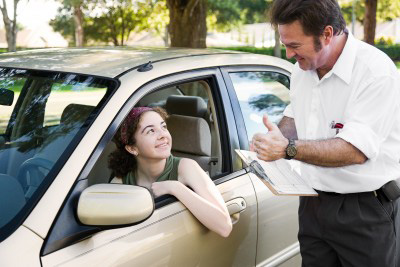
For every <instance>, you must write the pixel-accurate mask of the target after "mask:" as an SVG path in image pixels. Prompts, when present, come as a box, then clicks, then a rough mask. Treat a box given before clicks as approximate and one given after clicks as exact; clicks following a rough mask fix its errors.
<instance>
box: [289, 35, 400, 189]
mask: <svg viewBox="0 0 400 267" xmlns="http://www.w3.org/2000/svg"><path fill="white" fill-rule="evenodd" d="M290 99H291V104H290V105H289V106H288V107H287V108H286V110H285V112H284V115H285V116H287V117H291V118H294V120H295V124H296V129H297V135H298V138H299V140H324V139H331V138H335V137H339V138H342V139H343V140H345V141H347V142H349V143H351V144H352V145H354V146H355V147H357V148H358V149H359V150H360V151H361V152H363V153H364V155H365V156H366V157H367V158H368V160H367V161H366V162H365V163H364V164H356V165H350V166H346V167H318V166H315V165H311V164H306V163H302V164H301V174H302V176H303V177H304V178H305V179H306V180H308V181H309V183H310V185H311V186H312V187H313V188H315V189H318V190H321V191H327V192H336V193H355V192H365V191H373V190H376V189H378V188H380V187H381V186H382V185H383V184H385V183H386V182H388V181H390V180H393V179H396V178H399V177H400V164H399V160H400V75H399V73H398V71H397V69H396V67H395V65H394V63H393V62H392V61H391V60H390V58H389V57H387V56H386V54H384V53H383V52H381V51H380V50H378V49H376V48H374V47H372V46H370V45H368V44H366V43H364V42H362V41H359V40H356V39H355V38H354V37H353V36H352V35H351V33H349V34H348V38H347V41H346V45H345V47H344V49H343V51H342V54H341V55H340V57H339V59H338V60H337V62H336V64H335V65H334V67H333V68H332V70H330V71H329V72H328V73H327V74H325V76H324V77H323V78H322V79H321V80H320V79H319V78H318V75H317V73H316V71H303V70H301V69H300V68H299V66H298V64H297V63H296V65H295V67H294V71H293V73H292V76H291V86H290ZM332 122H333V123H342V124H343V125H344V127H343V128H342V129H339V132H338V133H337V130H336V129H332V128H331V124H332Z"/></svg>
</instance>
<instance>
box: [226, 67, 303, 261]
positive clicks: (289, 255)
mask: <svg viewBox="0 0 400 267" xmlns="http://www.w3.org/2000/svg"><path fill="white" fill-rule="evenodd" d="M220 71H221V74H222V77H223V79H224V81H225V83H226V88H227V91H228V94H229V97H230V101H231V104H232V110H233V114H234V117H235V120H236V123H237V125H238V128H237V131H238V138H239V144H240V149H243V150H248V149H249V142H248V140H249V138H248V135H247V131H246V125H245V122H244V117H243V114H242V110H241V107H240V104H239V100H238V98H237V95H236V91H235V88H234V85H233V82H232V79H231V77H230V75H229V73H232V72H277V73H280V74H283V75H286V76H287V77H288V78H289V81H290V76H291V73H290V72H289V71H288V70H286V69H283V68H279V67H276V66H270V65H264V66H263V65H241V66H225V67H220ZM288 89H289V90H290V88H288ZM261 127H263V126H261ZM261 127H260V131H261V129H262V128H261ZM246 170H247V171H249V169H248V168H246ZM252 181H253V183H254V186H255V190H256V192H257V195H258V196H259V197H258V199H261V197H260V194H265V192H267V193H268V194H271V192H269V191H268V190H266V189H265V188H264V189H261V190H258V188H259V186H258V185H257V184H259V182H260V181H259V180H258V178H256V176H255V175H252ZM257 187H258V188H257ZM280 198H282V197H280ZM285 198H293V197H285ZM258 205H259V207H261V206H262V203H261V201H260V200H258ZM258 213H259V215H258V218H259V220H261V219H260V216H261V215H260V210H259V211H258ZM296 215H297V210H296ZM257 225H258V226H259V227H258V230H257V231H258V233H257V236H258V237H259V238H260V232H259V231H263V230H262V225H264V222H260V221H258V223H257ZM260 242H262V240H260V239H259V240H258V241H257V257H256V258H257V261H256V265H257V266H277V265H280V264H282V263H285V262H288V261H290V262H289V266H298V265H299V264H300V263H299V260H300V246H299V243H298V242H297V236H296V241H295V242H294V243H293V244H290V245H289V246H287V247H286V248H284V249H282V250H280V251H279V252H278V253H276V254H274V255H271V257H269V258H264V257H263V256H262V254H263V252H262V251H259V250H260V246H261V245H260Z"/></svg>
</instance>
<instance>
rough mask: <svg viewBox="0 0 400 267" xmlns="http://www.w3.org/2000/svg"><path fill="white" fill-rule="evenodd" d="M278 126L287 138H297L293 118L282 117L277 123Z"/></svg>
mask: <svg viewBox="0 0 400 267" xmlns="http://www.w3.org/2000/svg"><path fill="white" fill-rule="evenodd" d="M278 128H279V130H281V132H282V134H283V136H284V137H286V138H287V139H294V140H297V131H296V125H295V123H294V119H293V118H289V117H283V118H282V120H281V121H280V122H279V124H278Z"/></svg>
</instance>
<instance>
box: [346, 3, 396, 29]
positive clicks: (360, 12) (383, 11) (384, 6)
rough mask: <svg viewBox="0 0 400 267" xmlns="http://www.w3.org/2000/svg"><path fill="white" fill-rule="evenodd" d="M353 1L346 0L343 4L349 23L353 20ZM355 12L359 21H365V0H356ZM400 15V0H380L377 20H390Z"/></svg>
mask: <svg viewBox="0 0 400 267" xmlns="http://www.w3.org/2000/svg"><path fill="white" fill-rule="evenodd" d="M352 6H353V1H352V0H349V1H345V2H343V3H342V4H341V9H342V13H343V16H344V19H345V20H346V22H347V23H348V24H350V23H351V20H352ZM355 14H356V19H357V21H359V22H361V23H363V21H364V16H365V0H356V5H355ZM398 17H400V1H398V0H396V1H393V0H379V1H378V7H377V11H376V20H377V21H378V22H382V21H390V20H393V19H395V18H398Z"/></svg>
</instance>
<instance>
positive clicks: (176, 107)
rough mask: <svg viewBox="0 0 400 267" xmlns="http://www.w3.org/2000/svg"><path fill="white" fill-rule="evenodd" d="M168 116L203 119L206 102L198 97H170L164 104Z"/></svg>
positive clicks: (205, 111)
mask: <svg viewBox="0 0 400 267" xmlns="http://www.w3.org/2000/svg"><path fill="white" fill-rule="evenodd" d="M166 108H167V112H168V114H177V115H184V116H191V117H198V118H204V116H205V114H206V113H207V104H206V102H205V101H204V100H203V99H202V98H201V97H198V96H181V95H171V96H169V97H168V98H167V104H166Z"/></svg>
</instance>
